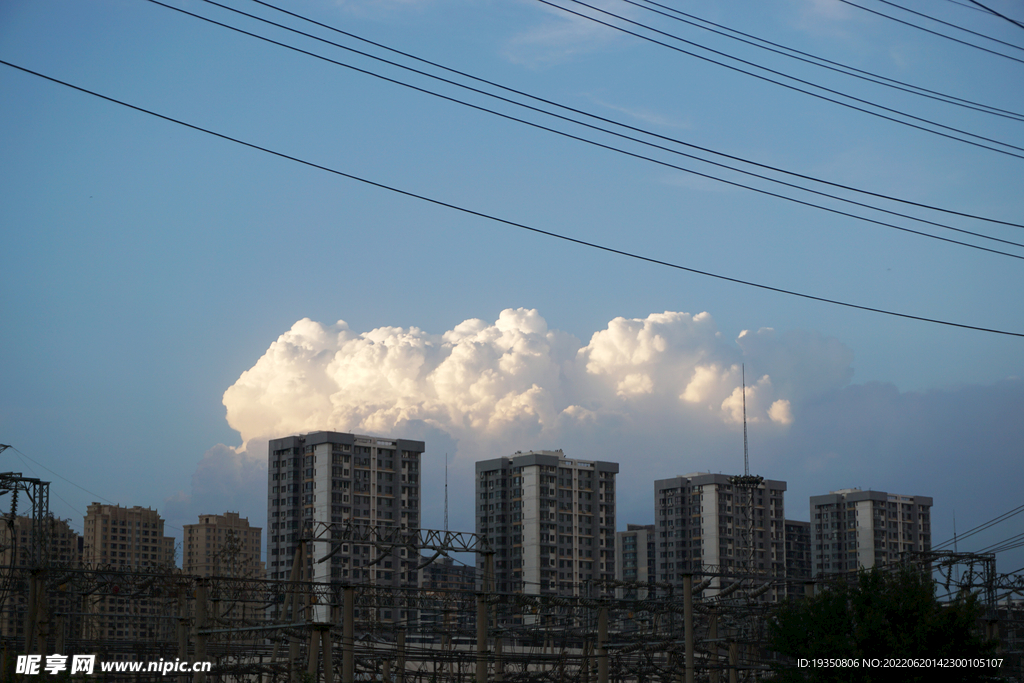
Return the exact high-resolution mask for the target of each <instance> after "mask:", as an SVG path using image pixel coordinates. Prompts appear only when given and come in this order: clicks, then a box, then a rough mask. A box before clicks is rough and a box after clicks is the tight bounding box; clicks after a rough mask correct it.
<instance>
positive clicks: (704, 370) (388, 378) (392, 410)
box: [224, 309, 852, 443]
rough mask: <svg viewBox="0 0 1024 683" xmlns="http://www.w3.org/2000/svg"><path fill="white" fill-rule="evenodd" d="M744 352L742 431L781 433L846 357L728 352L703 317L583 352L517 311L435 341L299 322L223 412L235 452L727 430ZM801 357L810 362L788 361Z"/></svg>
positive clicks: (649, 325)
mask: <svg viewBox="0 0 1024 683" xmlns="http://www.w3.org/2000/svg"><path fill="white" fill-rule="evenodd" d="M794 342H795V343H794ZM748 348H749V354H750V355H751V356H752V358H751V363H750V367H749V368H748V375H749V378H748V379H749V381H748V386H747V389H746V405H747V414H748V421H750V422H755V423H764V424H766V425H772V426H774V427H777V428H781V429H784V428H786V427H788V426H789V425H790V424H792V423H793V421H794V414H793V412H792V405H791V395H803V394H806V393H808V392H814V391H820V390H821V389H823V388H826V387H827V386H828V385H829V384H832V385H835V384H836V383H842V382H845V381H846V379H848V377H849V375H850V372H851V371H850V367H849V364H850V362H851V360H852V354H850V353H849V352H848V351H846V350H845V349H844V348H843V347H841V346H839V345H836V344H834V343H831V342H829V341H828V340H822V339H820V338H817V337H814V336H810V337H808V338H806V339H803V338H801V339H792V338H789V337H786V338H779V337H778V336H777V335H775V333H774V331H773V330H770V329H765V330H760V331H758V332H756V333H748V332H744V333H743V334H742V335H741V336H740V339H739V340H737V342H736V343H728V342H726V341H725V340H723V339H722V337H721V334H720V333H719V332H718V330H717V328H716V326H715V323H714V320H713V319H712V318H711V316H710V315H709V314H708V313H699V314H697V315H690V314H688V313H678V312H665V313H656V314H651V315H649V316H648V317H646V318H643V319H625V318H616V319H614V320H612V321H611V322H610V323H608V326H607V327H606V328H605V329H603V330H599V331H598V332H595V333H594V334H593V336H592V337H591V339H590V341H589V342H588V343H587V344H585V345H584V344H583V343H581V342H580V341H579V340H578V339H576V338H575V337H573V336H572V335H570V334H567V333H565V332H560V331H558V330H552V329H549V327H548V325H547V322H546V321H545V320H544V318H543V317H541V315H540V314H539V313H538V312H537V311H536V310H527V309H515V310H513V309H507V310H505V311H502V312H501V314H500V315H499V316H498V319H497V320H495V321H493V322H487V321H484V320H480V319H472V320H466V321H464V322H462V323H460V324H459V325H456V326H455V327H454V328H453V329H451V330H448V331H447V332H444V333H441V334H431V333H428V332H425V331H423V330H420V329H418V328H415V327H413V328H401V327H381V328H377V329H374V330H370V331H369V332H363V333H359V332H355V331H353V330H351V329H350V328H349V326H348V325H347V324H346V323H345V322H344V321H339V322H337V323H334V324H333V325H324V324H321V323H318V322H314V321H312V320H309V319H308V318H307V319H303V320H300V321H299V322H297V323H295V325H293V326H292V329H291V330H289V331H288V332H286V333H285V334H283V335H281V337H280V338H278V340H277V341H275V342H274V343H273V344H271V346H270V348H269V349H268V350H267V352H266V354H264V356H263V357H262V358H260V359H259V360H258V361H257V362H256V364H255V365H254V366H253V367H252V368H251V369H250V370H247V371H246V372H244V373H243V374H242V376H241V377H239V379H238V381H237V382H235V384H234V385H233V386H231V387H230V388H229V389H228V390H227V391H226V392H225V394H224V405H225V407H226V408H227V419H228V423H229V424H230V425H231V427H232V428H233V429H236V430H238V432H239V433H240V434H241V436H242V440H243V442H245V443H247V442H248V441H249V440H250V439H253V438H259V437H264V438H266V437H274V436H278V435H282V434H291V433H296V432H305V431H313V430H317V429H334V430H339V431H351V432H369V433H381V434H385V433H391V432H393V431H394V430H395V429H396V428H398V426H399V425H401V424H403V423H406V422H410V421H418V422H422V423H424V424H427V425H430V426H431V427H434V428H437V429H439V430H441V431H443V432H445V433H447V434H449V435H451V436H452V437H453V438H454V439H456V440H459V441H463V440H469V441H473V442H491V443H493V442H502V441H505V440H507V439H509V438H518V437H522V436H524V435H533V436H535V437H539V438H545V437H558V436H563V435H565V434H566V433H567V432H571V431H573V430H574V429H579V428H585V426H586V425H593V424H596V423H599V422H603V421H605V420H606V419H608V418H616V417H617V418H623V417H627V416H633V415H634V414H635V413H636V412H637V410H638V407H639V406H643V409H644V411H645V412H646V413H647V415H648V417H647V420H649V421H658V420H659V419H661V420H664V419H672V418H676V419H681V418H682V417H683V416H684V415H686V414H689V416H690V417H693V416H699V417H700V419H701V420H702V421H709V422H718V423H721V424H741V423H742V399H743V392H742V388H741V372H740V364H741V362H743V360H744V356H745V354H746V349H748ZM805 354H810V355H811V356H812V358H805V359H804V360H803V361H801V359H800V358H799V357H798V355H799V356H804V355H805ZM807 361H810V362H811V363H812V364H813V366H814V368H815V369H816V370H822V371H823V372H821V373H817V372H815V373H813V374H811V373H808V374H807V375H806V376H805V377H803V378H799V377H797V378H794V377H787V378H785V379H783V380H782V381H774V380H773V379H772V373H773V372H774V370H775V368H780V369H792V368H794V367H796V366H797V365H798V363H804V362H807ZM822 378H825V379H824V380H823V379H822ZM804 381H806V385H804V384H802V383H803V382H804Z"/></svg>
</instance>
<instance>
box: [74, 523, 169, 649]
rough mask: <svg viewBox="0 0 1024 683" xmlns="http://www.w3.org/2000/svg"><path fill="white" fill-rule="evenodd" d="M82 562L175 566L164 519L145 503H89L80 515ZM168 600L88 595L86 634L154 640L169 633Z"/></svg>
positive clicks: (143, 567)
mask: <svg viewBox="0 0 1024 683" xmlns="http://www.w3.org/2000/svg"><path fill="white" fill-rule="evenodd" d="M82 562H83V563H84V564H85V565H86V566H87V567H94V568H101V567H109V568H111V569H118V570H122V571H141V572H146V571H158V570H162V569H166V568H171V567H175V566H176V563H175V558H174V538H172V537H170V536H164V520H163V519H162V518H161V517H160V514H159V513H158V512H157V511H156V510H153V509H151V508H143V507H139V506H138V505H136V506H135V507H131V508H126V507H121V506H120V505H103V504H100V503H92V504H91V505H89V507H88V510H87V512H86V515H85V534H84V541H83V552H82ZM168 609H170V607H169V604H157V603H156V602H153V601H151V600H143V599H133V598H130V597H120V596H119V595H94V596H88V597H87V598H86V599H85V601H84V602H83V605H82V610H83V611H84V612H88V613H92V614H95V615H96V616H95V617H93V618H90V619H88V620H86V622H85V623H86V637H89V638H96V639H104V640H136V641H138V640H159V639H162V638H163V639H165V638H170V637H172V634H173V628H174V624H173V621H171V620H168V619H163V618H161V616H160V615H163V616H166V613H167V611H168Z"/></svg>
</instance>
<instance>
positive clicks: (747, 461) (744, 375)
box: [740, 363, 750, 477]
mask: <svg viewBox="0 0 1024 683" xmlns="http://www.w3.org/2000/svg"><path fill="white" fill-rule="evenodd" d="M740 373H741V377H742V380H743V476H744V477H749V476H750V458H749V457H748V456H747V364H746V363H744V364H743V365H741V366H740Z"/></svg>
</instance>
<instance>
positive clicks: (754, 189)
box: [149, 0, 1024, 260]
mask: <svg viewBox="0 0 1024 683" xmlns="http://www.w3.org/2000/svg"><path fill="white" fill-rule="evenodd" d="M204 1H205V2H207V3H209V4H212V5H216V6H218V7H224V6H223V5H220V4H219V3H217V2H214V0H204ZM149 2H151V3H153V4H155V5H159V6H161V7H165V8H167V9H171V10H174V11H176V12H180V13H182V14H186V15H188V16H191V17H194V18H196V19H200V20H202V21H206V22H208V23H211V24H214V25H216V26H220V27H222V28H227V29H229V30H232V31H235V32H238V33H241V34H243V35H247V36H250V37H253V38H257V39H259V40H262V41H265V42H268V43H271V44H273V45H277V46H279V47H284V48H287V49H289V50H293V51H295V52H299V53H301V54H304V55H307V56H311V57H315V58H317V59H320V60H323V61H326V62H329V63H331V64H335V65H337V66H343V67H345V68H347V69H351V70H353V71H356V72H358V73H362V74H365V75H369V76H373V77H375V78H379V79H381V80H384V81H387V82H389V83H393V84H396V85H401V86H404V87H406V88H410V89H412V90H415V91H417V92H421V93H424V94H428V95H432V96H434V97H438V98H440V99H443V100H447V101H449V102H453V103H456V104H461V105H463V106H466V107H470V108H472V109H476V110H478V111H483V112H486V113H489V114H493V115H495V116H499V117H501V118H504V119H507V120H510V121H515V122H517V123H522V124H524V125H527V126H531V127H533V128H537V129H540V130H544V131H547V132H550V133H554V134H556V135H560V136H562V137H566V138H569V139H572V140H576V141H579V142H584V143H586V144H589V145H593V146H595V147H600V148H602V149H607V150H610V151H614V152H618V153H620V154H624V155H626V156H630V157H633V158H636V159H640V160H643V161H649V162H651V163H654V164H658V165H659V166H665V167H667V168H672V169H674V170H678V171H682V172H685V173H690V174H692V175H696V176H700V177H702V178H707V179H709V180H715V181H718V182H720V183H724V184H727V185H731V186H734V187H739V188H742V189H746V190H750V191H752V192H757V193H759V194H764V195H767V196H770V197H775V198H778V199H783V200H786V201H789V202H793V203H795V204H800V205H803V206H808V207H812V208H817V209H820V210H822V211H827V212H829V213H834V214H837V215H841V216H846V217H848V218H855V219H857V220H861V221H865V222H868V223H872V224H875V225H881V226H883V227H888V228H891V229H894V230H899V231H901V232H907V233H910V234H914V235H918V236H921V237H928V238H930V239H934V240H939V241H942V242H948V243H950V244H956V245H958V246H964V247H969V248H971V249H977V250H979V251H986V252H989V253H992V254H997V255H1000V256H1007V257H1009V258H1015V259H1020V260H1024V256H1021V255H1018V254H1012V253H1009V252H1005V251H1000V250H997V249H990V248H988V247H982V246H980V245H976V244H971V243H969V242H962V241H959V240H954V239H950V238H947V237H940V236H938V235H933V234H931V233H926V232H922V231H920V230H913V229H911V228H907V227H904V226H899V225H896V224H893V223H887V222H885V221H880V220H876V219H873V218H868V217H866V216H860V215H857V214H853V213H850V212H848V211H841V210H839V209H833V208H830V207H827V206H823V205H821V204H815V203H813V202H808V201H804V200H801V199H797V198H795V197H790V196H788V195H783V194H779V193H777V192H772V191H769V190H764V189H761V188H758V187H754V186H751V185H745V184H743V183H739V182H735V181H732V180H726V179H724V178H721V177H718V176H714V175H711V174H708V173H702V172H700V171H696V170H693V169H690V168H686V167H684V166H679V165H677V164H672V163H669V162H667V161H662V160H659V159H655V158H653V157H649V156H645V155H643V154H638V153H636V152H630V151H628V150H625V149H622V148H619V147H614V146H612V145H607V144H604V143H601V142H597V141H595V140H591V139H589V138H584V137H581V136H578V135H574V134H572V133H568V132H565V131H562V130H558V129H556V128H551V127H549V126H544V125H541V124H539V123H535V122H533V121H528V120H526V119H521V118H519V117H516V116H512V115H510V114H505V113H502V112H499V111H495V110H493V109H488V108H487V107H483V106H480V105H476V104H472V103H470V102H466V101H465V100H460V99H458V98H454V97H450V96H448V95H443V94H441V93H437V92H435V91H432V90H428V89H426V88H421V87H418V86H415V85H412V84H410V83H406V82H404V81H400V80H397V79H393V78H389V77H387V76H383V75H381V74H378V73H376V72H374V71H370V70H367V69H362V68H359V67H356V66H353V65H351V64H348V63H345V62H341V61H339V60H336V59H332V58H329V57H326V56H324V55H320V54H317V53H315V52H310V51H308V50H303V49H301V48H298V47H295V46H293V45H289V44H287V43H283V42H280V41H277V40H273V39H271V38H267V37H265V36H261V35H259V34H256V33H252V32H250V31H246V30H243V29H240V28H238V27H236V26H232V25H230V24H225V23H223V22H219V21H216V20H214V19H210V18H209V17H204V16H202V15H199V14H195V13H193V12H189V11H187V10H184V9H181V8H178V7H174V6H172V5H167V4H165V3H163V2H161V1H160V0H149ZM225 9H229V10H231V11H233V12H237V13H239V14H242V15H244V16H247V17H251V18H254V19H258V20H260V21H263V22H266V23H270V24H272V25H274V26H277V27H279V28H284V29H287V30H289V31H292V32H295V33H299V34H301V35H305V36H308V37H310V38H314V39H316V40H319V41H321V42H325V43H327V44H330V45H334V46H336V47H339V48H342V49H345V50H348V51H350V52H354V53H356V54H360V55H363V56H366V57H369V58H372V59H375V60H377V61H380V62H383V63H386V64H389V65H392V66H396V67H399V68H402V69H405V70H407V71H411V72H413V73H416V74H419V75H422V76H426V77H429V78H432V79H435V80H439V81H442V82H444V83H448V84H450V85H454V86H457V87H460V88H463V89H466V90H470V91H472V92H475V93H478V94H481V95H485V96H488V97H492V98H494V99H498V100H501V101H503V102H506V103H509V104H513V105H516V106H519V107H523V108H525V109H529V110H531V111H535V112H538V113H541V114H546V115H548V116H552V117H555V118H558V119H561V120H564V121H568V122H571V123H575V124H577V125H580V126H584V127H587V128H591V129H593V130H598V131H601V132H604V133H608V134H610V135H614V136H616V137H620V138H624V139H627V140H630V141H633V142H637V143H639V144H642V145H647V146H649V147H654V148H656V149H660V150H663V151H666V152H669V153H672V154H677V155H679V156H683V157H686V158H689V159H694V160H696V161H701V162H703V163H706V164H711V165H713V166H718V167H721V168H726V169H729V170H732V171H735V172H738V173H742V174H744V175H748V176H753V177H756V178H759V179H761V180H766V181H768V182H772V183H776V184H779V185H783V186H786V187H790V188H794V189H798V190H802V191H804V192H809V193H811V194H816V195H819V196H824V197H828V198H830V199H834V200H837V201H840V202H844V203H847V204H853V205H855V206H860V207H863V208H868V209H871V210H874V211H879V212H882V213H886V214H890V215H894V216H899V217H901V218H906V219H909V220H913V221H917V222H921V223H925V224H928V225H933V226H936V227H941V228H944V229H947V230H952V231H954V232H959V233H962V234H967V235H971V236H974V237H979V238H982V239H987V240H992V241H995V242H1000V243H1003V244H1008V245H1012V246H1016V247H1022V248H1024V244H1021V243H1019V242H1013V241H1010V240H1004V239H1001V238H997V237H992V236H990V235H985V234H982V233H978V232H974V231H970V230H964V229H962V228H955V227H953V226H950V225H946V224H944V223H938V222H936V221H930V220H927V219H924V218H918V217H915V216H910V215H908V214H903V213H899V212H896V211H891V210H888V209H883V208H881V207H878V206H874V205H871V204H865V203H863V202H858V201H855V200H852V199H847V198H844V197H840V196H838V195H832V194H829V193H827V192H822V191H819V190H814V189H811V188H807V187H803V186H801V185H796V184H794V183H788V182H786V181H783V180H778V179H776V178H771V177H769V176H765V175H761V174H759V173H754V172H752V171H746V170H743V169H740V168H736V167H734V166H729V165H727V164H722V163H719V162H716V161H711V160H709V159H704V158H702V157H698V156H694V155H692V154H687V153H685V152H681V151H679V150H674V149H671V148H668V147H664V146H662V145H658V144H655V143H651V142H647V141H645V140H641V139H638V138H635V137H632V136H629V135H625V134H623V133H618V132H616V131H612V130H608V129H606V128H601V127H600V126H595V125H593V124H589V123H586V122H583V121H578V120H576V119H572V118H569V117H566V116H562V115H560V114H556V113H554V112H549V111H546V110H544V109H538V108H537V107H533V106H531V105H528V104H524V103H522V102H517V101H515V100H511V99H508V98H505V97H502V96H500V95H495V94H493V93H488V92H486V91H483V90H479V89H477V88H473V87H471V86H467V85H465V84H461V83H458V82H456V81H451V80H449V79H446V78H442V77H440V76H436V75H434V74H430V73H427V72H424V71H420V70H418V69H413V68H411V67H408V66H405V65H402V64H398V63H396V62H392V61H390V60H386V59H383V58H381V57H377V56H375V55H371V54H368V53H364V52H361V51H359V50H354V49H353V48H350V47H346V46H344V45H340V44H337V43H333V42H331V41H328V40H325V39H323V38H319V37H317V36H312V35H309V34H306V33H304V32H302V31H298V30H297V29H293V28H289V27H287V26H283V25H280V24H276V23H275V22H271V21H269V20H267V19H262V18H260V17H254V16H253V15H250V14H247V13H245V12H241V11H240V10H234V9H232V8H225Z"/></svg>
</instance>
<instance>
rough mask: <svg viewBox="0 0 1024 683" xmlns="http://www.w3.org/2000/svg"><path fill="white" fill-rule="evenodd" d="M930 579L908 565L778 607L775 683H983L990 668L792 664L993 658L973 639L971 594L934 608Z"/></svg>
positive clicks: (976, 610)
mask: <svg viewBox="0 0 1024 683" xmlns="http://www.w3.org/2000/svg"><path fill="white" fill-rule="evenodd" d="M934 590H935V587H934V583H933V582H932V580H931V578H930V577H929V576H928V575H927V574H925V573H923V572H921V571H919V570H917V569H914V568H910V567H902V568H900V569H896V570H891V571H884V570H880V569H877V568H875V569H871V570H867V571H861V572H860V573H859V574H858V575H857V576H856V580H854V581H846V580H841V581H838V582H836V583H834V584H833V585H831V586H829V587H827V588H825V589H823V590H819V591H818V592H817V594H816V595H815V596H813V597H811V598H806V599H804V600H799V601H789V602H787V603H785V604H783V605H782V606H781V607H780V608H779V610H778V611H777V613H776V614H775V618H774V619H773V620H772V623H771V625H770V646H769V647H770V649H771V650H773V651H774V652H776V653H778V654H779V655H782V659H783V660H784V662H785V663H783V664H779V665H777V666H776V676H775V679H774V680H777V681H843V682H846V681H849V682H853V681H858V682H859V681H935V680H943V681H981V680H992V679H993V678H994V677H996V676H997V673H998V670H996V669H991V668H955V669H948V668H947V669H939V668H914V667H911V668H899V669H885V668H873V667H864V666H826V667H816V666H806V665H805V666H802V667H801V666H798V663H799V660H808V662H813V660H815V659H818V660H820V659H831V660H837V659H838V660H846V663H848V664H849V663H852V662H857V663H859V664H862V663H863V661H864V660H865V659H868V660H873V659H880V660H883V662H884V660H885V659H921V658H928V659H931V658H976V657H989V656H991V655H993V654H994V653H995V647H996V643H995V642H994V641H986V640H984V639H983V638H982V637H981V636H980V635H979V619H980V618H981V616H982V610H983V608H982V606H981V604H980V603H979V602H978V600H977V598H976V597H975V596H973V595H968V596H964V597H961V598H957V599H956V600H954V601H951V602H947V603H940V602H938V601H937V600H936V599H935V593H934Z"/></svg>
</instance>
